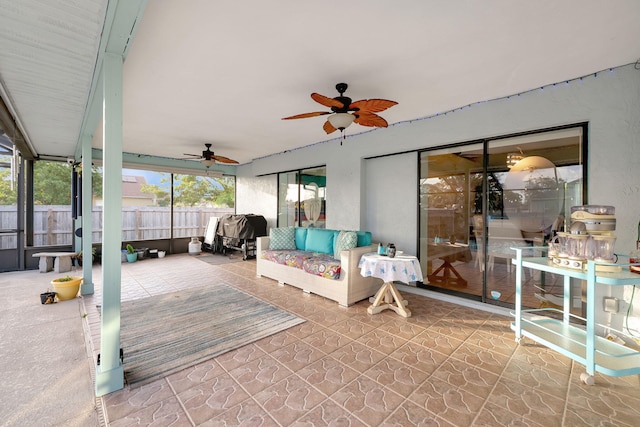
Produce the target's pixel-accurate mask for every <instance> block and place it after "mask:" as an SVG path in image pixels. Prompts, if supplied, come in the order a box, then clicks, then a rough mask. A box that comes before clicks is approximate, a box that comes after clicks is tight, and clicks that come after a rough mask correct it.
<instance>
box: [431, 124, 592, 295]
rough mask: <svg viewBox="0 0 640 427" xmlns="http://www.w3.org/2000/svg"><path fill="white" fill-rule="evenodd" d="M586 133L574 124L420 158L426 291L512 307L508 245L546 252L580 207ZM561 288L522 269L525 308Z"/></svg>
mask: <svg viewBox="0 0 640 427" xmlns="http://www.w3.org/2000/svg"><path fill="white" fill-rule="evenodd" d="M583 132H584V128H583V127H582V126H579V127H573V128H567V129H560V130H554V131H548V132H538V133H531V134H527V135H522V136H517V137H510V138H500V139H497V138H496V139H492V140H486V141H482V142H476V143H473V144H468V145H461V146H456V147H451V148H446V149H439V150H431V151H426V152H423V153H421V157H420V160H421V161H420V261H421V264H422V268H423V271H425V272H427V274H426V275H425V280H424V282H423V284H424V286H425V287H428V288H432V289H434V290H438V291H442V292H447V293H453V294H458V295H463V296H466V297H469V298H472V299H478V300H481V301H488V302H492V303H497V304H501V303H504V304H507V305H509V304H513V303H514V301H515V286H514V284H515V267H514V266H513V264H512V261H513V259H514V257H515V251H514V250H512V249H511V248H513V247H523V248H527V251H528V252H527V254H530V255H534V254H539V255H542V254H544V253H545V252H544V250H542V249H541V248H544V247H545V246H546V245H547V243H548V242H549V241H550V240H551V239H553V238H554V236H555V234H556V233H557V232H558V231H562V230H563V229H565V227H566V226H567V221H568V219H567V218H568V215H570V212H571V206H575V205H581V204H583V203H584V202H583V189H584V179H583V173H584V171H583V168H584V165H583V162H584V157H585V156H584V152H583V146H584V145H583V144H584V137H583ZM559 280H560V282H559ZM558 286H562V282H561V279H559V278H556V277H554V276H553V275H546V276H541V275H540V274H539V273H537V274H528V272H525V289H524V293H523V300H524V304H525V305H526V306H529V307H539V306H544V305H549V304H555V303H557V302H558V299H557V298H556V294H557V293H560V294H561V289H558ZM491 291H497V292H493V293H492V292H491ZM576 293H577V291H576ZM492 294H493V295H492Z"/></svg>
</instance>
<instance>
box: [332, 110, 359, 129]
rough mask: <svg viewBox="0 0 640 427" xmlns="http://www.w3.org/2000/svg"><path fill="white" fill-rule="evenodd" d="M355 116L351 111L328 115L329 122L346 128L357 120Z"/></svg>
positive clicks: (338, 127) (337, 127)
mask: <svg viewBox="0 0 640 427" xmlns="http://www.w3.org/2000/svg"><path fill="white" fill-rule="evenodd" d="M355 118H356V117H355V116H354V115H353V114H349V113H336V114H332V115H330V116H329V117H328V119H327V120H329V123H331V126H333V127H334V128H336V129H340V130H344V129H346V128H348V127H349V125H350V124H351V123H353V121H354V120H355Z"/></svg>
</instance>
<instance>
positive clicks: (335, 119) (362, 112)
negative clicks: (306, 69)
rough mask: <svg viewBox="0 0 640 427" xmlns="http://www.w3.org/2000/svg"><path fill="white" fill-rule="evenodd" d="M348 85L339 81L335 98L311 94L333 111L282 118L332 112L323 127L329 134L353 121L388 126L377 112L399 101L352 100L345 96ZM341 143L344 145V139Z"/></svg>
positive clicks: (304, 117) (374, 125)
mask: <svg viewBox="0 0 640 427" xmlns="http://www.w3.org/2000/svg"><path fill="white" fill-rule="evenodd" d="M347 87H348V85H347V84H346V83H338V84H337V85H336V90H337V91H338V93H339V94H340V96H336V97H335V98H329V97H326V96H324V95H320V94H319V93H315V92H314V93H312V94H311V99H313V100H314V101H316V102H317V103H319V104H322V105H324V106H325V107H329V108H331V111H315V112H312V113H303V114H296V115H295V116H290V117H284V118H283V119H282V120H292V119H306V118H308V117H316V116H324V115H327V114H330V116H329V117H328V118H327V121H326V122H325V124H324V126H323V127H322V128H323V129H324V131H325V132H326V133H327V134H330V133H332V132H335V131H336V130H340V131H342V132H343V131H344V130H345V129H346V128H347V127H349V125H350V124H351V123H357V124H359V125H361V126H370V127H382V128H386V127H387V126H388V123H387V121H386V120H385V119H383V118H382V117H380V116H379V115H377V114H376V113H379V112H381V111H384V110H386V109H387V108H390V107H393V106H394V105H396V104H398V103H397V102H395V101H389V100H387V99H376V98H373V99H362V100H360V101H355V102H352V101H351V98H349V97H348V96H344V93H345V91H346V90H347ZM343 137H344V134H343ZM340 144H341V145H342V141H341V142H340Z"/></svg>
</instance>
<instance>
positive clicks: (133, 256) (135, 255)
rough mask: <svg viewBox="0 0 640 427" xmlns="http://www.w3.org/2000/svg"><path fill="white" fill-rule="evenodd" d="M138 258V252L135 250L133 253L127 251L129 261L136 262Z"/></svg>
mask: <svg viewBox="0 0 640 427" xmlns="http://www.w3.org/2000/svg"><path fill="white" fill-rule="evenodd" d="M137 260H138V252H134V253H132V254H130V253H128V252H127V261H128V262H136V261H137Z"/></svg>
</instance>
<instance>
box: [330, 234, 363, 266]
mask: <svg viewBox="0 0 640 427" xmlns="http://www.w3.org/2000/svg"><path fill="white" fill-rule="evenodd" d="M357 245H358V235H357V234H356V232H355V231H340V233H338V239H337V241H336V251H335V252H334V254H333V257H334V258H335V259H340V252H342V251H346V250H349V249H353V248H355V247H356V246H357Z"/></svg>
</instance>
